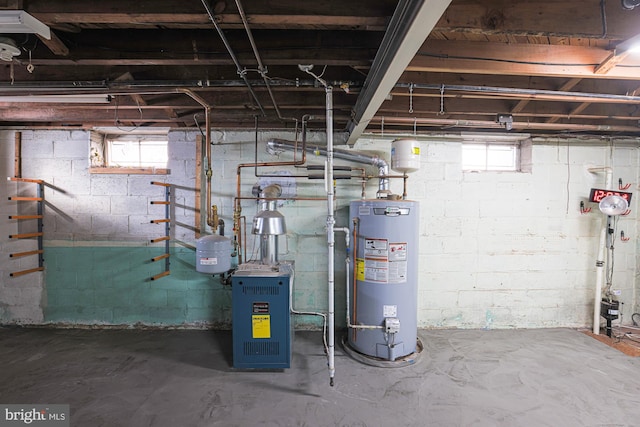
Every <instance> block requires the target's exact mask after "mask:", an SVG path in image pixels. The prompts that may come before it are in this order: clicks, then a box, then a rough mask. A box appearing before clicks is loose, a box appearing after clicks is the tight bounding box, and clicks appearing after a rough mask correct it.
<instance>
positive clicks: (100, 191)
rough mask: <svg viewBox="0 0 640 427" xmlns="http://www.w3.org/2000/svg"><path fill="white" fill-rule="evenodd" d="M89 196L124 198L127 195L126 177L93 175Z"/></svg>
mask: <svg viewBox="0 0 640 427" xmlns="http://www.w3.org/2000/svg"><path fill="white" fill-rule="evenodd" d="M91 195H93V196H125V195H127V177H126V176H125V175H93V176H92V177H91Z"/></svg>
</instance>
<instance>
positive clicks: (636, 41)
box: [616, 34, 640, 54]
mask: <svg viewBox="0 0 640 427" xmlns="http://www.w3.org/2000/svg"><path fill="white" fill-rule="evenodd" d="M625 52H626V53H637V52H640V34H638V35H635V36H633V37H631V38H628V39H627V40H625V41H623V42H622V43H620V44H618V45H617V46H616V53H618V54H622V53H625Z"/></svg>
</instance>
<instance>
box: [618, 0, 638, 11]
mask: <svg viewBox="0 0 640 427" xmlns="http://www.w3.org/2000/svg"><path fill="white" fill-rule="evenodd" d="M637 6H640V0H622V8H623V9H627V10H633V9H635V8H636V7H637Z"/></svg>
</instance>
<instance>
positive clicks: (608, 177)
mask: <svg viewBox="0 0 640 427" xmlns="http://www.w3.org/2000/svg"><path fill="white" fill-rule="evenodd" d="M589 172H591V173H600V172H604V173H605V181H604V182H605V184H604V185H605V187H604V188H605V189H607V190H608V189H610V188H611V182H612V180H613V179H612V177H613V170H612V169H611V168H609V167H602V168H590V169H589ZM606 239H607V217H606V216H603V217H602V227H601V229H600V241H599V243H598V258H597V259H596V291H595V301H594V302H593V333H594V334H596V335H598V334H600V301H601V300H602V285H603V283H604V249H605V245H606Z"/></svg>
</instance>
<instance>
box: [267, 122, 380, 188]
mask: <svg viewBox="0 0 640 427" xmlns="http://www.w3.org/2000/svg"><path fill="white" fill-rule="evenodd" d="M327 136H328V135H327ZM278 149H280V150H293V149H294V143H292V142H291V141H286V140H284V139H277V138H273V139H271V140H269V141H267V151H268V152H269V153H272V154H273V153H276V152H277V150H278ZM305 149H306V151H308V152H310V153H315V154H320V155H323V156H328V151H329V140H328V138H327V148H326V149H324V148H319V147H316V148H313V147H305ZM333 157H334V158H338V159H342V160H347V161H350V162H355V163H363V164H367V165H374V166H377V167H378V176H379V177H380V178H379V179H380V180H379V183H378V192H379V193H388V192H389V178H388V175H389V164H388V163H387V162H386V161H385V160H384V159H383V158H381V157H378V156H369V155H366V154H362V153H358V152H353V151H347V150H336V149H333Z"/></svg>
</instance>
